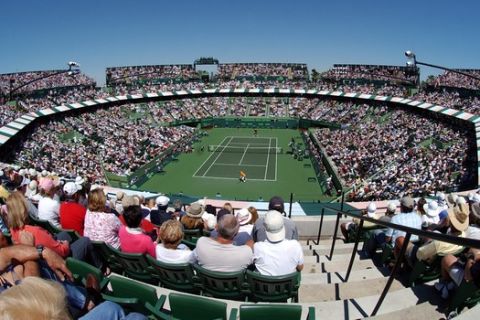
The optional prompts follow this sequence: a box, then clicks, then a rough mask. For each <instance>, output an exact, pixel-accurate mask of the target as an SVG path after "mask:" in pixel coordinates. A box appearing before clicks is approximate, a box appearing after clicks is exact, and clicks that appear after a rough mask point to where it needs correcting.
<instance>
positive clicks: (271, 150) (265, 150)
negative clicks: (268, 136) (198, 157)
mask: <svg viewBox="0 0 480 320" xmlns="http://www.w3.org/2000/svg"><path fill="white" fill-rule="evenodd" d="M208 151H210V152H227V153H244V152H250V153H260V154H278V153H283V149H282V148H281V147H234V146H222V145H209V146H208Z"/></svg>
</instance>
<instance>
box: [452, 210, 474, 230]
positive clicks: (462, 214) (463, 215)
mask: <svg viewBox="0 0 480 320" xmlns="http://www.w3.org/2000/svg"><path fill="white" fill-rule="evenodd" d="M468 213H469V210H468V205H467V204H461V205H458V206H456V207H455V208H453V209H452V210H449V211H448V217H449V218H450V224H451V225H452V226H453V227H454V228H455V229H457V230H458V231H465V230H466V229H467V228H468V223H469V219H468Z"/></svg>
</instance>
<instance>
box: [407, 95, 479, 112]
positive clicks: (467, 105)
mask: <svg viewBox="0 0 480 320" xmlns="http://www.w3.org/2000/svg"><path fill="white" fill-rule="evenodd" d="M412 99H414V100H418V101H425V102H429V103H432V104H438V105H441V106H444V107H447V108H452V109H456V110H461V111H465V112H469V113H472V114H480V97H478V96H462V95H460V93H458V92H455V91H453V92H448V91H443V90H441V91H428V92H427V91H421V92H419V93H417V94H415V95H414V96H412Z"/></svg>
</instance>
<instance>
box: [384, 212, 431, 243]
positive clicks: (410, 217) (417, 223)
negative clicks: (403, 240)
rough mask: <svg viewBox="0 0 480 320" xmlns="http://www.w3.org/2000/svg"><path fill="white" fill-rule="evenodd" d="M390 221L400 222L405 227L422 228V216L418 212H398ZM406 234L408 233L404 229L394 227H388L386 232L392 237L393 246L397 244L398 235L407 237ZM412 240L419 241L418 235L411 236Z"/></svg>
mask: <svg viewBox="0 0 480 320" xmlns="http://www.w3.org/2000/svg"><path fill="white" fill-rule="evenodd" d="M390 222H391V223H394V224H399V225H401V226H405V227H410V228H415V229H421V228H422V218H421V217H420V215H419V214H418V213H416V212H409V213H400V214H397V215H395V216H393V217H392V220H390ZM405 234H406V233H405V232H404V231H400V230H396V229H392V228H388V229H387V232H386V233H385V235H386V236H387V237H392V245H393V246H395V240H396V239H397V238H398V237H405ZM410 241H412V242H415V241H418V236H417V235H412V237H411V238H410Z"/></svg>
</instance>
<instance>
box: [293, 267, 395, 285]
mask: <svg viewBox="0 0 480 320" xmlns="http://www.w3.org/2000/svg"><path fill="white" fill-rule="evenodd" d="M346 273H347V272H346V270H343V271H341V272H325V273H302V285H303V284H307V285H308V284H327V283H342V282H343V280H344V279H345V276H346ZM389 274H390V273H389V270H388V268H382V269H377V268H374V269H362V270H353V269H352V272H350V279H348V281H361V280H368V279H376V278H383V277H386V276H388V275H389Z"/></svg>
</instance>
